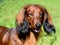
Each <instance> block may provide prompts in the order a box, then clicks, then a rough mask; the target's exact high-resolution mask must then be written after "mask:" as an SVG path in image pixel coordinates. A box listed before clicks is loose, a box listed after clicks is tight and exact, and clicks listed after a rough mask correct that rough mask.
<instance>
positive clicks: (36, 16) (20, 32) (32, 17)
mask: <svg viewBox="0 0 60 45" xmlns="http://www.w3.org/2000/svg"><path fill="white" fill-rule="evenodd" d="M15 25H16V28H8V31H7V32H6V33H5V34H4V35H3V37H2V45H36V43H37V40H38V38H39V33H40V31H41V26H43V28H44V31H45V32H46V33H47V34H48V35H50V34H51V33H53V32H54V33H55V32H56V31H55V27H54V25H53V23H52V19H51V15H49V13H48V11H47V10H46V9H45V8H44V7H43V6H40V5H37V4H30V5H26V6H24V7H23V8H22V9H21V10H20V11H19V13H18V14H17V16H16V22H15Z"/></svg>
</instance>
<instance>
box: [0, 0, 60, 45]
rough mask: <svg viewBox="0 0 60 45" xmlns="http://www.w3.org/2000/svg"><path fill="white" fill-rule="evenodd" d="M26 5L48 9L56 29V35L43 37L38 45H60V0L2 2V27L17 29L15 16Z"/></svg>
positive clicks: (1, 0)
mask: <svg viewBox="0 0 60 45" xmlns="http://www.w3.org/2000/svg"><path fill="white" fill-rule="evenodd" d="M26 4H39V5H42V6H44V7H46V9H47V10H48V12H49V13H50V15H51V16H52V20H53V23H54V25H55V27H56V34H55V35H53V36H44V35H43V36H41V37H40V39H39V40H38V43H37V45H60V0H0V25H2V26H7V27H15V16H16V15H17V13H18V12H19V11H20V9H21V8H22V7H23V6H24V5H26Z"/></svg>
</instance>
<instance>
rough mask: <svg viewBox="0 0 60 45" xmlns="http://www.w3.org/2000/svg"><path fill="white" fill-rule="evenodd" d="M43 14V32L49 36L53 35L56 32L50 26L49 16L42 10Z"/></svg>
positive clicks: (51, 25)
mask: <svg viewBox="0 0 60 45" xmlns="http://www.w3.org/2000/svg"><path fill="white" fill-rule="evenodd" d="M44 12H45V19H44V22H43V28H44V31H45V32H46V33H47V34H49V35H50V34H51V33H52V32H54V33H55V32H56V31H55V27H54V25H53V24H52V19H51V16H50V15H49V13H48V12H47V10H46V9H44Z"/></svg>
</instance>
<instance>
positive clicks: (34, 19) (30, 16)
mask: <svg viewBox="0 0 60 45" xmlns="http://www.w3.org/2000/svg"><path fill="white" fill-rule="evenodd" d="M25 16H26V18H27V20H28V22H29V27H30V28H31V30H33V31H35V32H39V31H40V27H41V25H42V23H43V19H44V11H43V10H42V8H40V7H39V6H38V5H30V6H29V7H28V8H26V12H25Z"/></svg>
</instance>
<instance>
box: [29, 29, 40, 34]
mask: <svg viewBox="0 0 60 45" xmlns="http://www.w3.org/2000/svg"><path fill="white" fill-rule="evenodd" d="M29 30H31V31H32V32H35V33H39V32H40V29H36V28H29Z"/></svg>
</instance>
